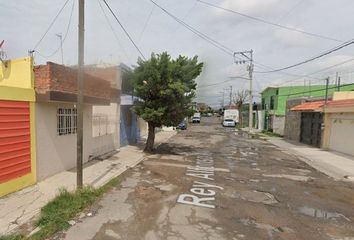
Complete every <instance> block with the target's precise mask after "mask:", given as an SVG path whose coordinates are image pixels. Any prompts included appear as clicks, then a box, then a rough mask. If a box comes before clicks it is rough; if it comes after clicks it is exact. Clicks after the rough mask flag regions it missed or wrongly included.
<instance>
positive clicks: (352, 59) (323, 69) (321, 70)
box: [278, 58, 354, 86]
mask: <svg viewBox="0 0 354 240" xmlns="http://www.w3.org/2000/svg"><path fill="white" fill-rule="evenodd" d="M352 61H354V58H351V59H348V60H345V61H343V62H340V63H337V64H334V65H331V66H328V67H325V68H322V69H320V70H317V71H315V72H312V73H309V74H306V75H303V76H302V77H303V78H305V77H309V76H310V75H313V74H316V73H320V72H323V71H326V70H328V69H331V68H334V67H337V66H340V65H343V64H346V63H348V62H352ZM298 80H300V78H296V79H291V80H288V81H285V82H283V83H282V85H283V84H285V83H289V82H294V81H298ZM301 80H302V79H301ZM318 80H324V78H322V79H318ZM278 86H280V85H278Z"/></svg>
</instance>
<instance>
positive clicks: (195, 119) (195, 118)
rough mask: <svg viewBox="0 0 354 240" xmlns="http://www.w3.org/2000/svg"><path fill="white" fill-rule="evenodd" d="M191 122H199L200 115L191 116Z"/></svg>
mask: <svg viewBox="0 0 354 240" xmlns="http://www.w3.org/2000/svg"><path fill="white" fill-rule="evenodd" d="M192 123H200V117H193V118H192Z"/></svg>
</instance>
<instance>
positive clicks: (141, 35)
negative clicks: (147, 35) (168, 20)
mask: <svg viewBox="0 0 354 240" xmlns="http://www.w3.org/2000/svg"><path fill="white" fill-rule="evenodd" d="M154 9H155V5H153V6H152V8H151V11H150V13H149V15H148V17H147V18H146V20H145V23H144V26H143V29H142V30H141V33H140V36H139V40H138V42H140V41H141V38H142V37H143V34H144V32H145V30H146V27H147V25H148V23H149V21H150V18H151V16H152V13H153V12H154Z"/></svg>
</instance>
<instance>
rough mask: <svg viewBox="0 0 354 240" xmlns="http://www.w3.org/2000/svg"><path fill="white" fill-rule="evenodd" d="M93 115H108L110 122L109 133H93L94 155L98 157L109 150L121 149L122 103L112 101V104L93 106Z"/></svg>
mask: <svg viewBox="0 0 354 240" xmlns="http://www.w3.org/2000/svg"><path fill="white" fill-rule="evenodd" d="M92 114H93V116H97V115H99V116H106V117H107V118H108V121H109V124H108V126H107V128H108V129H107V133H106V134H103V135H99V136H98V135H97V134H93V135H92V152H91V154H92V156H93V157H97V156H100V155H102V154H105V153H107V152H111V151H114V150H117V149H119V146H120V137H119V134H120V127H119V126H120V105H119V104H117V103H111V104H110V106H93V108H92Z"/></svg>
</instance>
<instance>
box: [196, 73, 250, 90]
mask: <svg viewBox="0 0 354 240" xmlns="http://www.w3.org/2000/svg"><path fill="white" fill-rule="evenodd" d="M245 75H246V74H245ZM245 75H242V76H236V77H232V79H228V80H226V81H222V82H218V83H213V84H208V85H202V86H199V87H198V85H197V88H198V89H200V88H206V87H212V86H217V85H220V84H223V83H227V82H230V81H233V80H234V79H235V78H239V79H244V80H249V78H245V77H244V76H245Z"/></svg>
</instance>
